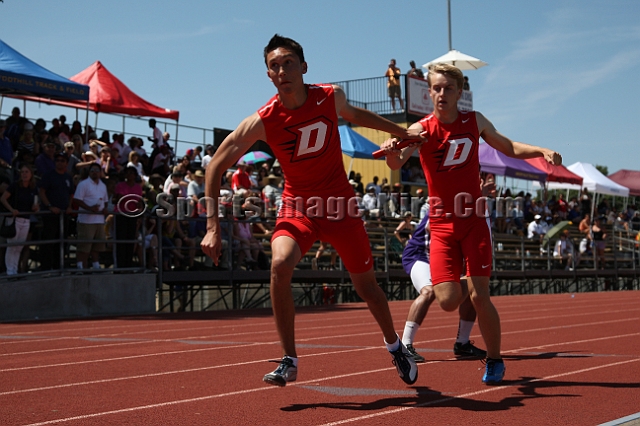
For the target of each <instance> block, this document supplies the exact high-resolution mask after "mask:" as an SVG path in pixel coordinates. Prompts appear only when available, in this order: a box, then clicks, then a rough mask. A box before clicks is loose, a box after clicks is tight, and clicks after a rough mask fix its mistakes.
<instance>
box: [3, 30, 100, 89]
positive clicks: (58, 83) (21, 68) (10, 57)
mask: <svg viewBox="0 0 640 426" xmlns="http://www.w3.org/2000/svg"><path fill="white" fill-rule="evenodd" d="M0 93H1V94H3V95H27V96H40V97H45V98H52V99H74V100H81V101H86V100H88V99H89V86H86V85H84V84H78V83H75V82H73V81H71V80H69V79H66V78H64V77H61V76H59V75H58V74H55V73H53V72H51V71H49V70H48V69H46V68H43V67H41V66H40V65H38V64H36V63H35V62H33V61H32V60H30V59H28V58H26V57H25V56H23V55H22V54H20V53H19V52H17V51H16V50H14V49H13V48H11V47H10V46H9V45H7V44H6V43H5V42H3V41H2V40H0Z"/></svg>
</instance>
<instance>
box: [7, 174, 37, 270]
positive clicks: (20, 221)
mask: <svg viewBox="0 0 640 426" xmlns="http://www.w3.org/2000/svg"><path fill="white" fill-rule="evenodd" d="M37 195H38V189H37V188H36V181H35V177H34V174H33V170H32V169H31V167H30V166H28V165H24V166H22V167H21V168H20V180H18V181H16V182H14V183H13V184H11V186H9V188H8V189H7V190H6V191H4V193H3V194H2V198H0V201H1V202H2V205H3V206H4V207H5V208H6V209H7V211H9V212H11V213H12V214H13V218H7V219H5V220H13V221H15V228H16V235H15V236H14V237H12V238H7V243H9V244H11V243H18V242H24V241H27V240H29V239H30V238H29V228H30V226H31V223H30V220H29V216H30V213H31V212H37V211H39V210H40V206H39V205H38V202H37V198H38V197H37ZM22 248H23V246H22V245H12V246H10V247H7V252H6V255H5V264H6V267H7V275H15V274H17V273H18V271H20V272H26V264H23V266H22V268H20V269H19V265H20V257H21V256H20V254H21V253H22Z"/></svg>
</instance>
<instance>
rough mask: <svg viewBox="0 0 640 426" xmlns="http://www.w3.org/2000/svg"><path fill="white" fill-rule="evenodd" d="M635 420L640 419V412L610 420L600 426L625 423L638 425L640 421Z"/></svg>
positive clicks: (631, 425) (619, 425) (618, 425)
mask: <svg viewBox="0 0 640 426" xmlns="http://www.w3.org/2000/svg"><path fill="white" fill-rule="evenodd" d="M634 420H640V413H635V414H631V415H629V416H626V417H622V418H620V419H615V420H611V421H610V422H607V423H602V424H600V425H598V426H623V425H625V424H628V425H629V426H633V425H637V424H638V423H636V422H634ZM631 422H633V423H631Z"/></svg>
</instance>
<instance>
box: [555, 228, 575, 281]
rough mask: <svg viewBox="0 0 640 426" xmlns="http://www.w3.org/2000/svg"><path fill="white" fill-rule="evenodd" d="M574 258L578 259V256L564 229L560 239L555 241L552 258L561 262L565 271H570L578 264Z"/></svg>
mask: <svg viewBox="0 0 640 426" xmlns="http://www.w3.org/2000/svg"><path fill="white" fill-rule="evenodd" d="M574 256H576V257H578V254H577V253H575V250H574V248H573V243H572V242H571V238H569V231H568V230H566V229H565V230H564V231H563V232H562V233H561V234H560V239H559V240H558V241H556V244H555V246H554V248H553V257H554V258H556V259H559V260H561V261H562V264H563V265H564V269H565V270H571V271H572V270H573V268H574V267H575V265H576V264H577V263H578V259H575V258H574Z"/></svg>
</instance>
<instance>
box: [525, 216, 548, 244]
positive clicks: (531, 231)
mask: <svg viewBox="0 0 640 426" xmlns="http://www.w3.org/2000/svg"><path fill="white" fill-rule="evenodd" d="M541 219H542V216H540V215H539V214H537V215H535V216H534V217H533V222H531V223H530V224H529V226H528V227H527V232H528V234H527V238H529V239H530V240H536V241H540V242H542V237H544V234H545V233H544V228H543V227H542V224H541V223H540V220H541Z"/></svg>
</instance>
